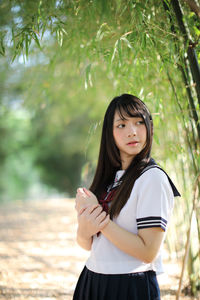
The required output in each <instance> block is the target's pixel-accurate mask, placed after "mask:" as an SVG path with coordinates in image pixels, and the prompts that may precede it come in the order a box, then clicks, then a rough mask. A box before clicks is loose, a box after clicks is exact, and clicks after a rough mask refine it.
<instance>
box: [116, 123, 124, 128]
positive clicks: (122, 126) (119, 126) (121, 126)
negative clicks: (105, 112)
mask: <svg viewBox="0 0 200 300" xmlns="http://www.w3.org/2000/svg"><path fill="white" fill-rule="evenodd" d="M124 127H125V124H119V125H118V126H117V128H124Z"/></svg>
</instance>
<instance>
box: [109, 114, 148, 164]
mask: <svg viewBox="0 0 200 300" xmlns="http://www.w3.org/2000/svg"><path fill="white" fill-rule="evenodd" d="M113 137H114V140H115V144H116V146H117V148H118V149H119V152H120V158H121V164H122V169H123V170H125V169H127V168H128V166H129V164H130V163H131V161H132V160H133V158H134V157H135V156H136V155H137V154H138V153H140V152H141V151H142V149H143V148H144V147H145V144H146V138H147V129H146V126H145V123H144V120H143V119H142V118H141V117H129V116H126V118H125V119H122V117H121V116H120V114H119V113H118V111H115V115H114V121H113Z"/></svg>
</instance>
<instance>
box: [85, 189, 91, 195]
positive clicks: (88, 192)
mask: <svg viewBox="0 0 200 300" xmlns="http://www.w3.org/2000/svg"><path fill="white" fill-rule="evenodd" d="M83 191H84V192H85V194H86V195H87V196H88V197H91V192H90V191H89V190H87V189H86V188H83Z"/></svg>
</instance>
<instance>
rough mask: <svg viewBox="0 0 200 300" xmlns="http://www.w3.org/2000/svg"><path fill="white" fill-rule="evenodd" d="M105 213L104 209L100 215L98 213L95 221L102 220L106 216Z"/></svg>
mask: <svg viewBox="0 0 200 300" xmlns="http://www.w3.org/2000/svg"><path fill="white" fill-rule="evenodd" d="M106 216H107V214H106V212H105V211H102V212H101V213H100V215H98V217H97V218H96V221H97V222H99V223H101V222H102V221H104V219H105V218H106Z"/></svg>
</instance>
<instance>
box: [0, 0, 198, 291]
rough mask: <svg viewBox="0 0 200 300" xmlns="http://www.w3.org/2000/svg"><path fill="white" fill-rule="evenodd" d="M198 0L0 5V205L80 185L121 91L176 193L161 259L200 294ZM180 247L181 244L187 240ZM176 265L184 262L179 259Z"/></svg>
mask: <svg viewBox="0 0 200 300" xmlns="http://www.w3.org/2000/svg"><path fill="white" fill-rule="evenodd" d="M199 7H200V5H199V1H197V0H196V1H181V0H180V1H178V0H172V1H168V0H164V1H159V2H158V1H155V0H149V1H130V0H111V1H106V0H91V1H84V0H76V1H75V0H74V1H72V0H68V1H62V0H57V1H56V0H49V1H47V0H40V1H39V0H34V1H32V0H29V1H25V0H24V1H21V0H12V1H1V2H0V54H1V57H0V66H1V68H0V166H1V172H0V202H1V203H5V202H6V203H7V202H9V201H19V200H20V201H28V200H30V199H44V198H51V197H55V196H56V197H74V195H75V191H76V188H77V187H78V186H79V185H86V186H89V185H90V183H91V179H92V176H93V174H94V170H95V166H96V162H97V158H98V149H99V139H100V134H101V126H102V118H103V116H104V112H105V109H106V107H107V105H108V103H109V102H110V101H111V100H112V98H113V97H114V96H116V95H119V94H122V93H131V94H134V95H136V96H138V97H139V98H141V99H142V100H143V101H145V103H146V104H147V106H148V107H149V108H150V110H151V113H152V115H153V120H154V145H153V152H152V156H153V157H154V158H155V160H156V161H157V162H158V163H159V164H160V165H161V166H162V167H163V168H164V169H165V170H166V171H167V172H168V174H169V175H170V177H171V178H172V179H173V181H174V182H175V184H176V185H177V187H178V189H179V191H180V192H181V194H182V197H181V198H177V199H176V200H175V209H174V217H173V220H172V226H171V228H170V232H169V234H168V239H167V249H168V251H169V256H176V257H177V258H179V259H183V258H184V256H185V255H186V254H188V259H187V261H186V260H185V262H186V265H185V272H186V271H187V278H188V280H189V283H190V284H189V288H190V290H191V293H192V294H193V295H195V294H196V293H197V292H198V290H199V289H200V273H199V270H200V252H199V251H200V250H199V249H200V247H199V245H200V201H199V186H200V179H199V178H200V147H199V146H200V122H199V119H200V70H199V62H200V44H199V38H200V8H199ZM189 240H190V243H189ZM185 258H186V257H185Z"/></svg>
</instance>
